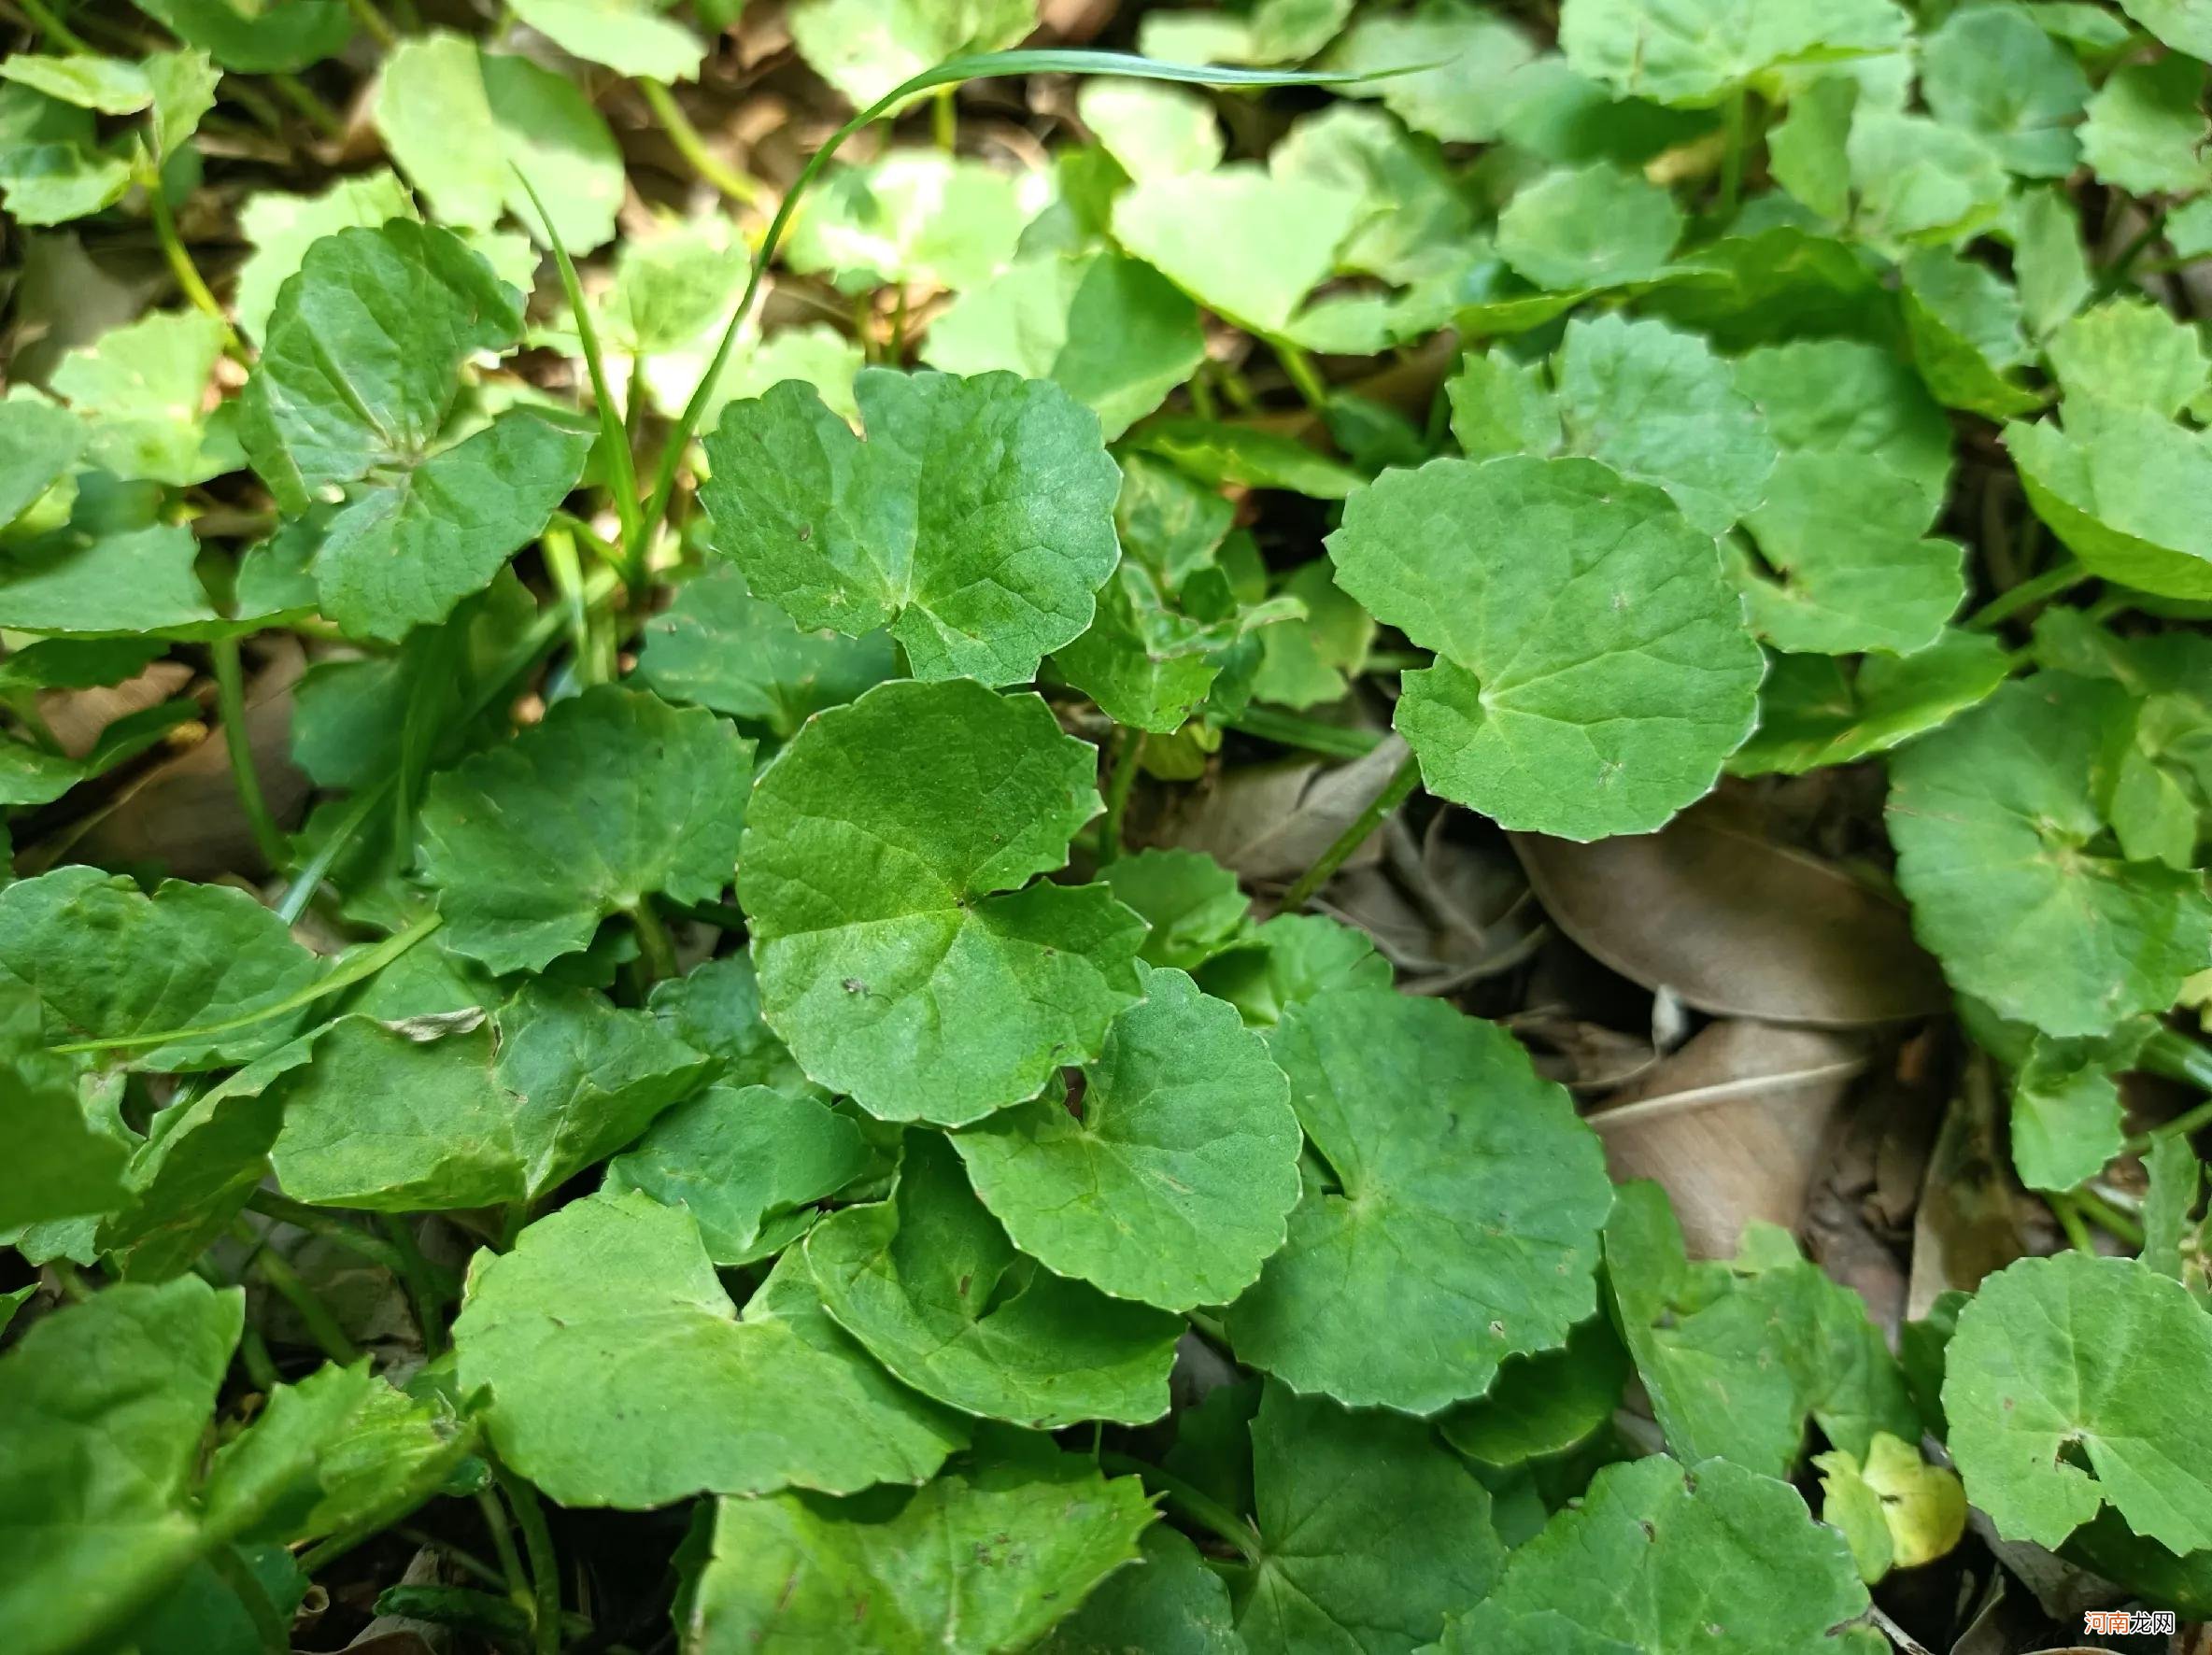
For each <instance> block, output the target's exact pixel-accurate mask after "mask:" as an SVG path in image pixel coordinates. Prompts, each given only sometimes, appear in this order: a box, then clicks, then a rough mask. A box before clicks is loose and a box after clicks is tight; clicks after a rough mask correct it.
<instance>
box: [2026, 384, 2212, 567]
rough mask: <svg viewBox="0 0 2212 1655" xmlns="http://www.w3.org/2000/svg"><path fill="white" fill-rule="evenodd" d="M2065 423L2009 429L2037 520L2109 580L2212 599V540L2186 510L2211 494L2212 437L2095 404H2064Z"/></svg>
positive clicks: (2135, 411)
mask: <svg viewBox="0 0 2212 1655" xmlns="http://www.w3.org/2000/svg"><path fill="white" fill-rule="evenodd" d="M2063 419H2064V422H2065V423H2064V426H2063V429H2062V428H2061V426H2060V425H2059V424H2058V423H2056V422H2054V421H2051V420H2048V419H2046V420H2038V421H2037V422H2036V423H2035V424H2034V425H2008V426H2006V428H2005V446H2006V447H2007V448H2008V449H2010V450H2011V453H2012V459H2013V463H2014V464H2015V465H2017V466H2018V467H2019V469H2020V480H2021V488H2023V489H2025V490H2026V492H2027V496H2028V503H2029V504H2030V505H2032V506H2034V507H2035V515H2036V516H2038V517H2040V518H2042V519H2043V521H2045V522H2046V523H2048V524H2049V525H2050V530H2051V532H2052V533H2053V534H2056V535H2057V536H2058V537H2059V539H2060V540H2062V541H2063V542H2064V543H2065V545H2066V548H2067V549H2068V550H2069V551H2071V552H2072V553H2073V554H2074V555H2075V556H2076V557H2077V558H2079V559H2081V560H2082V562H2084V563H2086V564H2087V565H2088V566H2089V567H2090V568H2091V570H2092V571H2094V572H2095V573H2098V574H2101V575H2103V576H2104V577H2105V578H2106V580H2115V581H2119V582H2120V583H2121V584H2123V585H2126V586H2131V587H2137V588H2139V589H2140V590H2143V591H2147V592H2159V593H2162V594H2163V595H2165V596H2166V597H2169V598H2212V532H2208V531H2207V529H2206V525H2205V516H2204V514H2203V513H2201V512H2198V511H2196V510H2195V509H2193V507H2192V505H2191V502H2192V501H2194V500H2195V499H2197V498H2198V495H2199V492H2200V491H2201V490H2202V489H2204V488H2205V487H2206V486H2207V485H2212V438H2207V437H2206V435H2205V432H2203V431H2192V430H2191V429H2190V428H2189V427H2188V426H2185V425H2180V424H2177V423H2176V422H2175V421H2174V420H2171V419H2167V418H2163V417H2160V416H2159V415H2158V414H2155V413H2153V412H2152V411H2151V410H2150V409H2148V408H2145V407H2140V406H2135V407H2131V406H2128V405H2125V404H2122V403H2107V402H2105V401H2103V400H2102V399H2101V398H2098V397H2094V396H2069V397H2067V399H2066V401H2065V403H2064V406H2063Z"/></svg>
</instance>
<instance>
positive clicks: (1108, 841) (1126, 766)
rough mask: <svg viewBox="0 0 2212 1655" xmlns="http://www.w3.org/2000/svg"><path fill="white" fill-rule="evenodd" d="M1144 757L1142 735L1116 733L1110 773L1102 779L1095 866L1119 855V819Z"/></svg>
mask: <svg viewBox="0 0 2212 1655" xmlns="http://www.w3.org/2000/svg"><path fill="white" fill-rule="evenodd" d="M1143 757H1144V732H1143V731H1142V730H1141V729H1122V730H1117V731H1116V732H1115V734H1114V740H1113V774H1112V775H1110V776H1108V777H1107V778H1106V818H1105V820H1104V821H1103V822H1101V823H1100V824H1099V866H1101V867H1103V866H1104V865H1105V864H1107V863H1109V862H1111V861H1113V860H1114V858H1116V857H1117V856H1120V855H1121V824H1122V818H1123V817H1124V816H1125V815H1127V813H1128V809H1129V795H1130V794H1131V793H1132V792H1133V791H1135V789H1136V786H1137V769H1138V766H1139V764H1140V762H1141V760H1142V759H1143Z"/></svg>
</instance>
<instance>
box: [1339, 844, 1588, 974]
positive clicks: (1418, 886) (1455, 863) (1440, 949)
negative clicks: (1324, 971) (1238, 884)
mask: <svg viewBox="0 0 2212 1655" xmlns="http://www.w3.org/2000/svg"><path fill="white" fill-rule="evenodd" d="M1454 814H1455V813H1453V812H1451V811H1439V812H1438V813H1436V815H1435V816H1434V817H1432V818H1431V820H1430V822H1429V825H1428V830H1427V831H1426V832H1425V833H1424V834H1422V835H1421V836H1420V839H1419V841H1418V842H1416V840H1415V838H1414V834H1413V831H1412V829H1411V827H1409V826H1408V825H1407V823H1406V819H1405V818H1404V817H1403V816H1397V817H1393V818H1392V819H1391V820H1390V821H1388V822H1386V823H1384V824H1383V826H1382V831H1381V832H1380V833H1378V834H1377V835H1376V839H1377V841H1378V842H1380V843H1381V845H1382V856H1381V858H1380V859H1379V860H1378V861H1377V862H1376V863H1375V864H1374V865H1372V866H1370V867H1367V868H1359V869H1354V870H1349V871H1347V872H1344V873H1340V874H1339V875H1338V876H1337V878H1336V879H1334V880H1333V881H1331V882H1330V884H1329V886H1328V891H1327V895H1326V899H1324V900H1323V901H1321V902H1319V903H1318V904H1317V906H1318V907H1320V908H1321V909H1322V910H1323V911H1324V912H1327V913H1330V914H1332V915H1334V916H1335V917H1336V918H1338V919H1340V920H1343V921H1344V922H1345V923H1346V924H1348V925H1353V926H1356V927H1359V929H1361V930H1363V931H1365V932H1367V933H1368V936H1370V937H1372V938H1373V939H1374V941H1375V947H1376V948H1377V950H1379V951H1380V952H1381V953H1382V955H1383V956H1384V957H1385V958H1387V959H1388V960H1389V961H1390V963H1391V964H1392V965H1394V966H1396V967H1397V969H1398V971H1399V973H1400V975H1399V978H1398V987H1399V988H1400V989H1401V990H1403V991H1404V992H1405V993H1407V994H1427V995H1441V994H1453V993H1455V992H1456V991H1458V990H1459V989H1462V988H1464V987H1466V986H1467V985H1468V983H1474V982H1478V981H1480V980H1481V979H1482V978H1485V977H1492V976H1496V974H1497V973H1498V972H1500V971H1505V970H1510V969H1512V968H1513V967H1514V966H1517V965H1519V964H1520V963H1521V962H1522V961H1523V960H1524V959H1526V958H1527V957H1528V956H1529V955H1530V954H1531V953H1532V952H1534V950H1535V949H1536V948H1538V946H1539V945H1541V943H1542V942H1543V941H1544V939H1545V938H1546V937H1547V936H1548V935H1549V934H1550V933H1549V931H1548V929H1547V927H1545V925H1544V923H1543V912H1542V911H1541V910H1540V909H1539V908H1538V906H1537V903H1536V901H1535V900H1534V898H1532V897H1531V896H1530V895H1529V890H1528V881H1527V879H1526V878H1525V876H1524V875H1523V873H1522V871H1521V866H1520V863H1519V862H1518V861H1517V860H1516V859H1515V858H1514V856H1512V855H1511V853H1510V851H1508V850H1507V849H1506V847H1505V844H1504V842H1503V841H1502V840H1501V839H1499V838H1498V837H1497V836H1496V835H1495V834H1494V835H1492V836H1491V837H1490V838H1488V839H1486V840H1474V841H1471V842H1470V841H1468V840H1467V839H1463V838H1461V837H1459V836H1457V835H1454V834H1453V833H1450V832H1448V831H1446V824H1447V823H1448V821H1449V820H1450V819H1451V818H1452V817H1453V815H1454Z"/></svg>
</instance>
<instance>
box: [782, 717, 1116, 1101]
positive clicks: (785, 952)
mask: <svg viewBox="0 0 2212 1655" xmlns="http://www.w3.org/2000/svg"><path fill="white" fill-rule="evenodd" d="M887 753H897V754H899V755H900V764H899V766H898V767H897V769H896V770H891V769H886V767H885V765H884V756H885V755H886V754H887ZM1095 762H1096V755H1095V753H1094V750H1093V749H1092V748H1091V747H1090V746H1088V745H1087V744H1086V743H1082V742H1078V741H1076V740H1075V739H1074V738H1073V737H1071V736H1067V735H1063V734H1062V733H1061V732H1060V728H1059V726H1058V725H1057V724H1056V722H1055V721H1054V719H1053V716H1052V713H1051V711H1050V710H1049V709H1048V708H1047V707H1046V706H1045V705H1044V703H1043V702H1042V700H1039V699H1038V698H1037V697H1035V696H1033V695H1018V696H1001V695H999V694H997V693H995V692H994V691H991V690H988V689H985V688H984V687H983V686H981V685H979V684H975V683H973V682H971V681H968V680H964V679H956V680H952V681H950V682H947V683H943V684H915V683H910V682H902V683H894V684H886V685H881V686H878V687H876V688H874V689H872V690H870V691H869V692H868V693H867V694H866V695H864V696H862V697H861V698H860V699H859V700H857V701H854V702H853V703H852V704H851V705H849V706H844V707H839V708H835V709H833V710H831V711H830V712H828V713H824V714H820V715H819V716H817V717H816V718H815V719H814V720H813V721H812V722H811V723H809V724H808V725H807V727H806V728H804V729H802V730H801V731H800V733H799V735H798V737H797V738H796V739H795V740H794V741H793V742H792V743H791V744H790V745H789V746H788V747H787V748H786V749H785V750H784V751H783V752H782V753H781V754H780V755H778V757H777V758H776V761H775V762H774V763H773V764H772V765H771V766H769V768H768V769H767V771H765V772H764V773H763V774H762V775H761V778H760V785H759V787H758V788H757V789H756V790H755V792H754V796H753V802H752V815H751V822H750V825H749V826H748V827H747V828H746V831H745V838H744V881H743V885H742V895H743V898H744V906H745V912H747V913H748V914H749V915H750V916H751V919H752V929H753V957H754V962H755V964H756V965H757V966H758V967H759V973H760V1003H761V1009H762V1011H764V1012H765V1014H766V1016H767V1018H768V1022H769V1026H771V1027H773V1029H774V1030H775V1031H776V1033H778V1034H779V1035H781V1036H782V1037H783V1038H784V1040H785V1041H786V1042H787V1044H788V1045H789V1046H790V1048H791V1053H792V1055H793V1056H795V1057H796V1058H797V1059H798V1060H799V1064H800V1067H801V1068H803V1069H804V1070H805V1071H806V1073H807V1074H808V1076H809V1077H810V1078H812V1079H813V1080H815V1081H816V1082H820V1083H821V1084H822V1085H824V1086H827V1087H829V1088H830V1090H831V1091H834V1092H842V1093H844V1094H846V1095H848V1096H851V1097H852V1098H853V1099H854V1100H855V1101H857V1102H858V1103H859V1104H860V1106H861V1107H862V1108H864V1109H866V1110H869V1111H870V1112H871V1113H872V1114H876V1115H879V1116H881V1117H882V1118H884V1119H886V1120H897V1121H911V1120H925V1121H934V1122H936V1123H938V1124H939V1125H964V1124H965V1123H967V1122H970V1121H974V1120H980V1119H981V1118H982V1117H983V1116H985V1115H986V1114H989V1113H990V1112H991V1111H992V1110H998V1109H1003V1108H1005V1107H1006V1106H1007V1105H1008V1104H1011V1103H1018V1102H1020V1101H1022V1100H1023V1099H1025V1098H1028V1097H1033V1096H1036V1095H1037V1093H1038V1092H1039V1091H1041V1090H1042V1088H1043V1086H1044V1083H1045V1082H1046V1081H1047V1080H1049V1079H1050V1078H1051V1077H1052V1075H1053V1074H1054V1073H1055V1072H1056V1070H1058V1069H1059V1068H1064V1067H1066V1066H1068V1065H1070V1064H1078V1063H1083V1062H1085V1061H1087V1060H1088V1059H1089V1058H1091V1057H1092V1056H1095V1055H1096V1054H1097V1053H1098V1051H1099V1044H1100V1042H1101V1041H1102V1040H1104V1039H1105V1036H1106V1026H1107V1025H1108V1023H1110V1022H1111V1021H1112V1020H1113V1014H1114V1013H1115V1012H1116V1011H1120V1010H1121V1008H1122V1007H1123V1006H1125V1005H1127V1004H1128V1003H1129V1002H1130V1001H1131V1000H1133V999H1135V998H1136V997H1137V994H1138V989H1137V979H1136V969H1135V956H1136V953H1137V949H1138V946H1139V944H1140V942H1141V940H1142V935H1143V925H1142V922H1141V921H1140V920H1139V919H1138V918H1137V916H1136V915H1135V914H1133V913H1131V912H1128V910H1127V909H1126V908H1123V907H1122V906H1121V905H1120V904H1119V903H1117V902H1115V901H1114V900H1113V897H1112V895H1111V894H1110V893H1109V892H1108V891H1107V890H1106V888H1105V887H1104V886H1102V885H1086V886H1067V885H1059V884H1050V883H1039V884H1030V883H1029V882H1030V880H1031V879H1032V878H1033V877H1034V876H1035V875H1037V874H1039V873H1042V872H1045V871H1047V870H1052V869H1056V868H1058V867H1059V866H1060V865H1061V864H1062V863H1063V862H1064V861H1065V860H1066V859H1067V855H1068V842H1069V839H1070V837H1071V835H1072V834H1073V833H1074V831H1075V829H1076V828H1077V827H1080V826H1081V825H1082V824H1083V823H1084V822H1085V821H1087V820H1089V818H1090V817H1091V816H1093V815H1095V814H1096V813H1098V810H1099V796H1098V792H1097V790H1096V789H1095V787H1094V786H1093V785H1092V780H1091V778H1092V775H1093V773H1094V771H1093V765H1094V764H1095Z"/></svg>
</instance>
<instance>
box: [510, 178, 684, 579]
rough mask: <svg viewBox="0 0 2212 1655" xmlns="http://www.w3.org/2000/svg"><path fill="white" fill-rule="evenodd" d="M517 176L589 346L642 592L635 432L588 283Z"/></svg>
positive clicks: (608, 453) (621, 514) (631, 566)
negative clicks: (619, 400)
mask: <svg viewBox="0 0 2212 1655" xmlns="http://www.w3.org/2000/svg"><path fill="white" fill-rule="evenodd" d="M514 173H515V177H517V178H518V179H520V180H521V183H522V191H523V193H524V194H525V195H528V196H529V197H530V205H532V207H534V208H535V209H536V210H537V215H538V225H539V228H541V229H542V230H544V232H545V233H546V246H547V247H549V248H552V249H553V265H554V268H555V269H557V270H559V271H560V287H561V291H562V293H563V294H564V295H565V296H566V297H567V299H568V307H569V311H570V313H571V315H573V316H574V318H575V324H576V342H577V344H579V345H580V346H582V347H583V350H584V368H585V371H586V372H587V373H588V374H589V375H591V400H592V401H593V403H596V404H597V405H598V410H599V435H600V447H601V448H602V449H603V450H604V452H605V460H606V465H607V471H608V473H609V476H608V479H607V489H608V492H609V493H611V494H613V495H614V497H615V516H617V518H619V519H620V521H621V524H622V554H623V563H622V568H623V573H624V574H625V575H626V576H627V577H628V578H629V581H630V589H631V591H633V592H642V591H644V590H645V559H646V555H647V553H648V551H649V549H650V547H649V545H648V536H647V535H646V534H645V533H644V532H642V531H641V530H640V528H639V523H640V517H639V514H638V502H637V466H636V461H635V460H634V459H633V458H632V456H631V452H630V431H629V429H628V428H627V427H626V426H625V425H624V424H623V423H622V412H621V409H620V408H619V407H618V406H617V404H616V402H615V391H614V388H613V386H611V385H610V384H609V383H608V381H607V365H606V357H605V355H604V353H603V352H602V351H601V349H600V348H599V329H598V327H597V326H596V325H595V324H594V323H593V322H592V319H591V306H590V304H588V302H587V301H586V300H585V297H584V284H583V282H582V281H581V280H579V279H578V278H577V276H576V264H575V261H574V260H573V259H571V258H570V257H569V256H568V248H567V247H566V246H565V245H563V244H562V242H561V239H560V235H559V233H557V232H556V231H555V230H554V228H553V217H552V215H551V214H550V213H548V212H546V204H545V203H544V202H543V201H540V200H539V199H538V191H537V186H536V185H534V184H532V182H531V181H530V178H529V177H528V176H527V175H526V174H525V173H524V172H523V171H522V169H521V168H520V167H516V168H515V169H514Z"/></svg>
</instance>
